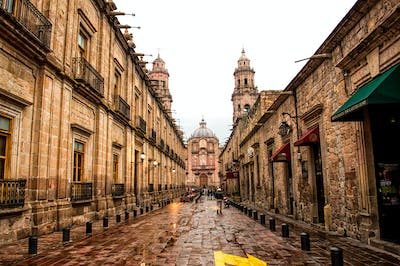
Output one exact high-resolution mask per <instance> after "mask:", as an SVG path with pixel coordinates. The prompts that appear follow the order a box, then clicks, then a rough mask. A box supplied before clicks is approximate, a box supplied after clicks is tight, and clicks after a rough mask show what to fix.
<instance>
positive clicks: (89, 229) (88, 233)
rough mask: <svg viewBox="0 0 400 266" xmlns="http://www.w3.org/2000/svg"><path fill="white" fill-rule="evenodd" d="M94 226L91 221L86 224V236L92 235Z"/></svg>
mask: <svg viewBox="0 0 400 266" xmlns="http://www.w3.org/2000/svg"><path fill="white" fill-rule="evenodd" d="M92 225H93V222H91V221H89V222H86V235H91V234H92Z"/></svg>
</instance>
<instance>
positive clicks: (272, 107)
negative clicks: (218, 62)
mask: <svg viewBox="0 0 400 266" xmlns="http://www.w3.org/2000/svg"><path fill="white" fill-rule="evenodd" d="M399 64H400V3H399V1H398V0H391V1H388V0H381V1H380V0H373V1H357V2H356V3H355V5H354V6H353V7H352V8H351V10H350V11H349V12H348V14H346V16H345V17H344V18H343V19H342V20H341V21H340V22H339V24H338V25H337V27H336V28H335V29H334V30H333V32H332V33H331V34H330V35H329V36H328V37H327V39H326V40H325V41H324V42H323V43H322V44H321V46H320V47H319V48H318V49H317V51H316V52H315V54H314V55H313V56H311V57H310V60H309V61H308V62H307V64H306V65H305V66H304V67H303V68H302V70H301V71H300V72H299V73H298V74H297V75H296V76H295V78H294V79H293V80H292V81H291V82H290V83H289V84H288V85H287V87H286V88H285V89H284V90H283V91H282V92H281V93H279V94H278V95H276V99H275V100H274V101H273V102H272V103H269V104H266V106H265V108H262V109H264V110H261V109H260V110H261V112H262V113H263V114H262V115H261V117H263V119H261V120H260V119H257V116H254V115H253V116H252V112H257V111H256V110H257V107H255V109H254V110H251V111H250V113H249V115H248V116H247V117H244V118H242V119H241V120H240V121H239V123H238V125H237V126H236V127H235V129H234V132H232V135H231V138H230V139H229V141H228V142H227V144H226V145H225V147H224V149H223V152H222V153H221V155H220V160H221V163H223V164H225V165H228V168H227V169H229V166H231V165H235V166H237V168H236V169H239V170H240V171H239V174H238V175H239V178H240V184H239V187H240V196H241V200H243V201H244V202H246V203H247V204H251V205H256V206H258V207H260V208H263V209H267V210H269V212H270V214H271V215H276V214H280V215H284V216H287V217H290V218H293V219H297V220H300V221H303V222H306V223H309V224H313V225H314V226H315V228H319V229H320V230H323V231H334V232H337V233H339V234H342V235H347V236H350V237H352V238H356V239H359V240H361V241H363V242H367V243H370V244H371V245H375V246H379V247H385V248H386V247H388V248H389V247H390V250H391V251H392V252H397V253H400V252H399V250H400V249H399V246H398V245H393V243H399V242H400V235H399V233H398V232H400V231H399V230H398V228H397V224H398V223H399V222H400V216H399V213H400V212H399V210H400V194H399V191H400V188H399V184H400V179H399V178H400V175H399V172H400V170H399V169H400V158H399V156H398V152H397V149H396V148H397V147H399V138H398V137H397V136H398V135H399V133H400V127H399V123H398V121H400V120H399V119H400V116H399V114H400V109H399V106H400V104H399V103H400V97H399V95H400V94H399V90H398V87H399V84H400V79H399V77H400V72H399V71H400V67H399ZM252 121H254V123H253V122H252ZM246 123H247V127H250V128H249V129H247V130H244V128H243V127H242V126H241V125H245V124H246ZM240 131H243V132H240ZM239 132H240V133H239ZM249 147H251V148H252V149H249ZM257 149H259V150H258V151H257ZM257 152H258V153H259V154H260V155H261V157H260V158H263V159H262V160H261V163H260V165H261V167H260V169H257V164H254V165H252V164H250V166H248V162H249V161H251V159H250V157H251V156H250V155H252V156H253V157H254V155H255V154H257ZM228 154H232V155H233V156H232V157H230V155H228ZM248 167H250V169H249V168H248ZM249 172H250V175H249V174H248V173H249ZM252 172H254V173H258V172H260V177H258V175H257V174H252ZM221 175H223V176H224V178H225V177H226V178H227V177H228V173H227V172H226V171H225V172H223V171H222V172H221ZM248 178H250V179H248ZM257 178H260V181H259V182H260V183H261V187H260V189H259V190H260V192H261V191H264V192H263V193H259V194H258V192H257V186H255V189H254V188H253V187H254V185H253V187H252V184H258V180H257ZM248 180H249V181H248ZM252 195H254V196H252ZM257 195H262V196H261V197H259V196H257Z"/></svg>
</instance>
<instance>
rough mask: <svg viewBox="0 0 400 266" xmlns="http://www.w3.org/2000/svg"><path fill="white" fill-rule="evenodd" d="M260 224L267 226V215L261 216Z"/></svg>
mask: <svg viewBox="0 0 400 266" xmlns="http://www.w3.org/2000/svg"><path fill="white" fill-rule="evenodd" d="M260 224H261V225H265V214H260Z"/></svg>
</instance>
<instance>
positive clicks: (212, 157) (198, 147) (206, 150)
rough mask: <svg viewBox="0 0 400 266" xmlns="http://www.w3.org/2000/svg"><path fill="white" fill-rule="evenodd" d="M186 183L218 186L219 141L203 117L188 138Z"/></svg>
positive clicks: (200, 185) (197, 185) (189, 184)
mask: <svg viewBox="0 0 400 266" xmlns="http://www.w3.org/2000/svg"><path fill="white" fill-rule="evenodd" d="M187 150H188V157H187V158H188V159H187V160H188V161H187V164H188V176H187V185H188V186H196V187H219V186H220V180H219V176H218V167H219V166H218V154H219V142H218V139H217V137H216V136H215V134H214V133H213V132H212V130H211V129H209V128H208V127H207V124H206V122H205V121H204V119H202V120H201V122H200V127H199V128H197V129H196V130H195V131H194V132H193V134H192V136H191V137H190V138H189V140H188V147H187Z"/></svg>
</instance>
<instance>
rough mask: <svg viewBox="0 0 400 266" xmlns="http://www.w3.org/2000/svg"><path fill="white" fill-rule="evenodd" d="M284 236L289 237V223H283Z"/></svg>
mask: <svg viewBox="0 0 400 266" xmlns="http://www.w3.org/2000/svg"><path fill="white" fill-rule="evenodd" d="M282 237H289V225H288V224H282Z"/></svg>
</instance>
